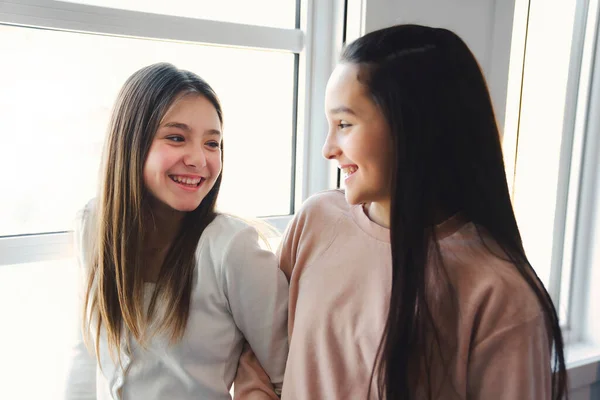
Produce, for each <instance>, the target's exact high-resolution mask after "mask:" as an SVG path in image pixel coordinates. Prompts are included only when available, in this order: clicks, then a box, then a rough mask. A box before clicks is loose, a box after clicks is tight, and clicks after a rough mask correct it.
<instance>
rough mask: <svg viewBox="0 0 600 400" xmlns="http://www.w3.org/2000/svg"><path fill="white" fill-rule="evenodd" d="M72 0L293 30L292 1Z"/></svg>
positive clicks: (103, 5)
mask: <svg viewBox="0 0 600 400" xmlns="http://www.w3.org/2000/svg"><path fill="white" fill-rule="evenodd" d="M70 1H71V2H73V3H80V4H89V5H93V6H101V7H109V8H119V9H123V10H132V11H142V12H149V13H154V14H164V15H174V16H177V17H189V18H200V19H208V20H213V21H225V22H235V23H239V24H248V25H262V26H271V27H275V28H289V29H293V28H295V25H296V0H253V1H247V0H219V1H214V0H194V1H192V0H170V1H162V0H70Z"/></svg>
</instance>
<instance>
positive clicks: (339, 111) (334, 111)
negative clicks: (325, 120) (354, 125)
mask: <svg viewBox="0 0 600 400" xmlns="http://www.w3.org/2000/svg"><path fill="white" fill-rule="evenodd" d="M329 112H330V113H331V114H342V113H346V114H352V115H356V112H354V110H353V109H351V108H349V107H346V106H339V107H336V108H332V109H330V110H329Z"/></svg>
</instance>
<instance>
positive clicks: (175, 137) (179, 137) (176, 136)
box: [167, 135, 185, 143]
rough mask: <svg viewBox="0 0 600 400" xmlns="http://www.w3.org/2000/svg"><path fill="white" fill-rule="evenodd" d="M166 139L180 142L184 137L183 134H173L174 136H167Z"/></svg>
mask: <svg viewBox="0 0 600 400" xmlns="http://www.w3.org/2000/svg"><path fill="white" fill-rule="evenodd" d="M167 140H170V141H172V142H177V143H181V142H183V141H184V140H185V139H184V138H183V136H179V135H175V136H167Z"/></svg>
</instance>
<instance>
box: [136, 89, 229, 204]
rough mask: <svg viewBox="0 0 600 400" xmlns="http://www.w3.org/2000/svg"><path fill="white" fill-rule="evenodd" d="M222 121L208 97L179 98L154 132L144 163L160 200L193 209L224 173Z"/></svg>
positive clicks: (150, 186)
mask: <svg viewBox="0 0 600 400" xmlns="http://www.w3.org/2000/svg"><path fill="white" fill-rule="evenodd" d="M221 139H222V133H221V122H220V120H219V116H218V114H217V110H216V109H215V107H214V106H213V105H212V103H211V102H210V101H209V100H207V99H206V98H205V97H203V96H201V95H197V94H188V95H184V96H182V97H180V98H178V99H177V100H176V101H175V102H174V103H173V105H172V106H171V108H170V109H169V110H168V111H167V113H166V114H165V116H164V118H163V120H162V121H161V122H160V125H159V127H158V130H157V132H156V134H155V135H154V139H153V140H152V144H151V146H150V150H149V152H148V156H147V158H146V162H145V164H144V184H145V186H146V188H147V189H148V190H149V192H150V193H151V194H152V196H153V198H154V200H157V201H158V203H159V204H162V205H166V206H168V207H169V208H171V209H172V210H176V211H181V212H189V211H193V210H195V209H196V208H198V206H199V205H200V203H201V202H202V200H203V199H204V198H205V197H206V195H207V194H208V192H209V191H210V190H211V189H212V188H213V186H214V185H215V182H216V180H217V178H218V177H219V174H220V173H221V168H222V161H221Z"/></svg>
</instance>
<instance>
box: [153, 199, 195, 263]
mask: <svg viewBox="0 0 600 400" xmlns="http://www.w3.org/2000/svg"><path fill="white" fill-rule="evenodd" d="M158 203H159V202H158V201H154V202H152V203H151V205H150V208H149V210H148V212H147V216H146V217H147V221H148V225H147V226H148V231H147V232H146V247H147V249H148V250H150V251H152V250H155V251H159V250H162V249H164V248H166V247H168V246H170V245H171V243H172V242H173V240H174V239H175V236H176V235H177V233H178V232H179V228H180V227H181V223H182V221H183V216H184V214H185V213H183V212H181V211H177V210H173V209H172V208H170V207H169V206H167V205H165V204H162V203H160V204H158Z"/></svg>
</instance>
